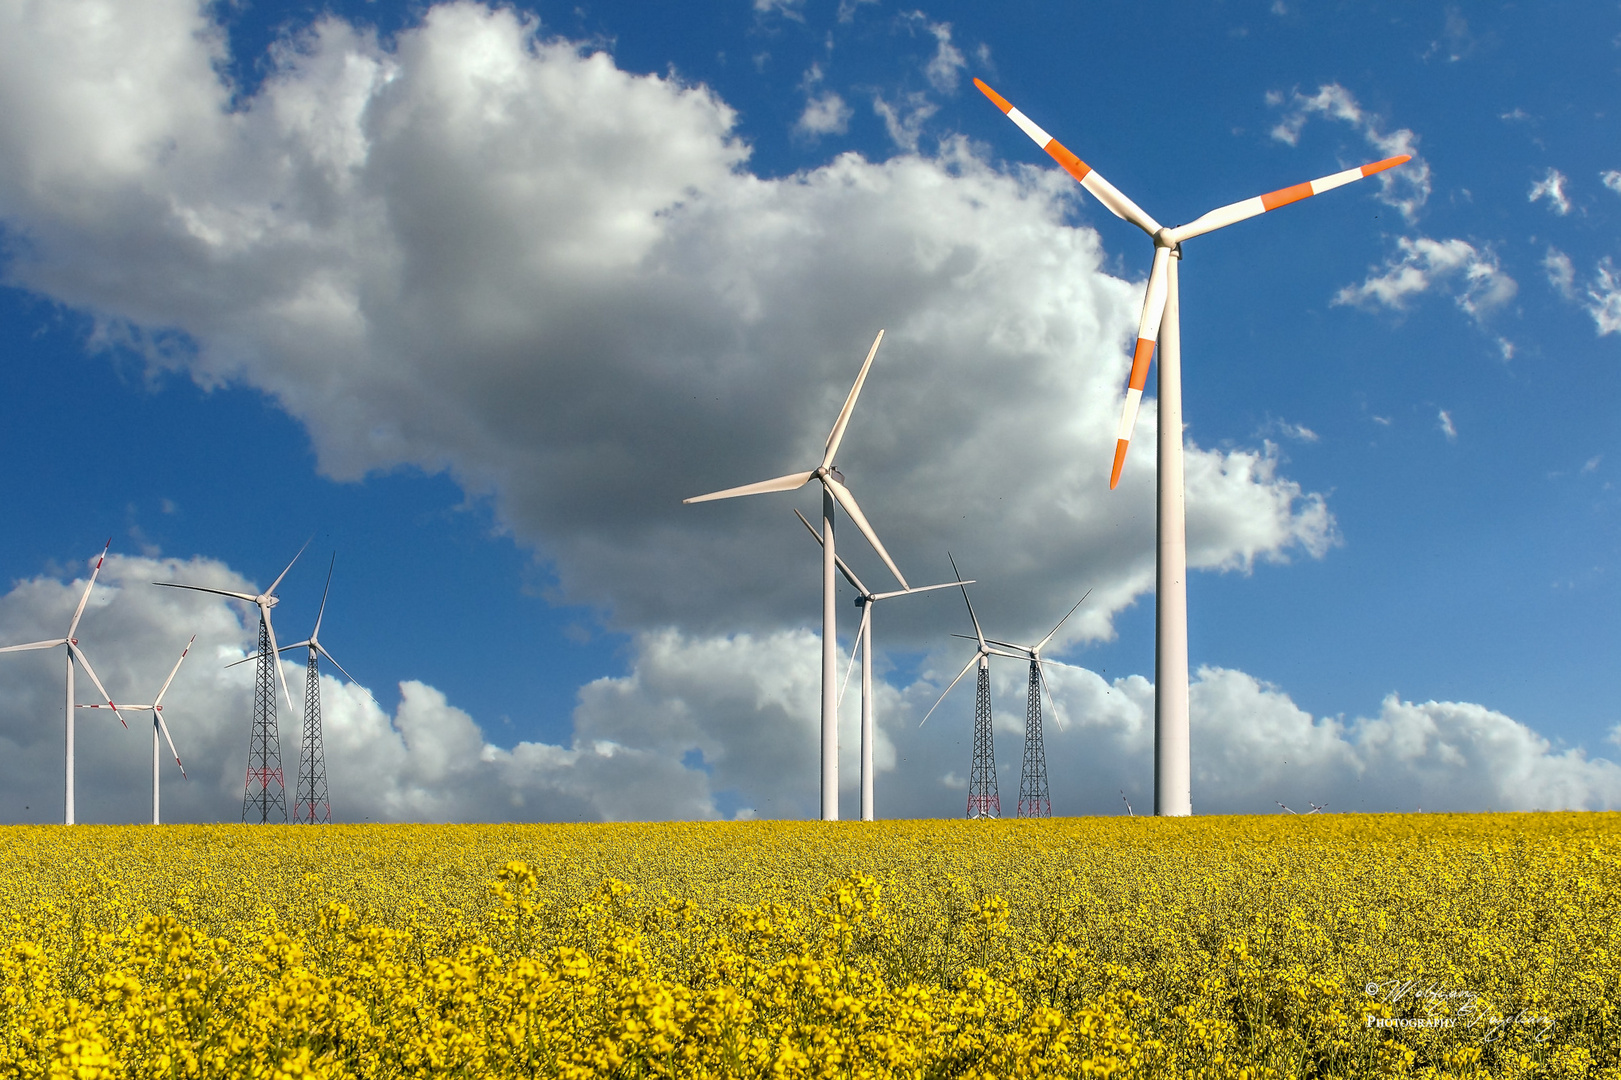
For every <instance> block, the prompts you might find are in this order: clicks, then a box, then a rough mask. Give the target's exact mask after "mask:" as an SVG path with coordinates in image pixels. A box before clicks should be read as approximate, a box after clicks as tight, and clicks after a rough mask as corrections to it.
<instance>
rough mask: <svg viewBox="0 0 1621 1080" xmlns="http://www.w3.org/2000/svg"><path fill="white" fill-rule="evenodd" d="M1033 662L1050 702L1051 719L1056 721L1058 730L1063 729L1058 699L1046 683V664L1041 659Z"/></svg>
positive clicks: (1062, 716)
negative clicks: (1051, 709)
mask: <svg viewBox="0 0 1621 1080" xmlns="http://www.w3.org/2000/svg"><path fill="white" fill-rule="evenodd" d="M1035 664H1036V671H1037V672H1038V673H1039V674H1040V675H1041V688H1042V689H1043V690H1045V691H1047V700H1048V701H1050V702H1052V707H1053V719H1054V720H1056V721H1058V730H1059V731H1063V730H1065V728H1064V714H1063V713H1062V712H1061V711H1060V710H1059V708H1058V699H1057V698H1055V697H1053V688H1052V687H1050V686H1048V685H1047V665H1046V663H1044V662H1043V661H1041V660H1037V661H1036V662H1035Z"/></svg>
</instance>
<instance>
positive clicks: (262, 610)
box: [152, 537, 314, 824]
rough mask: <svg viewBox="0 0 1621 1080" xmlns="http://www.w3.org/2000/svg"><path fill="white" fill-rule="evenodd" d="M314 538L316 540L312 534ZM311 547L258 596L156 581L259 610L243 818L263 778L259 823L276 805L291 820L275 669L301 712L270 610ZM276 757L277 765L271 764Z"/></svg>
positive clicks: (301, 550) (284, 691)
mask: <svg viewBox="0 0 1621 1080" xmlns="http://www.w3.org/2000/svg"><path fill="white" fill-rule="evenodd" d="M310 539H314V537H311V538H310ZM309 546H310V542H309V540H306V541H304V547H301V548H299V549H298V555H294V556H293V562H290V563H288V564H287V570H283V571H282V572H281V573H280V574H278V575H277V576H276V580H275V581H273V582H271V583H270V588H268V589H266V590H265V591H264V592H262V593H258V594H256V595H252V596H250V595H248V594H247V593H239V592H231V591H230V590H228V589H210V588H208V587H206V586H203V585H181V584H178V583H176V582H173V581H154V582H153V583H152V584H154V585H161V586H163V587H165V588H169V589H191V590H192V591H194V592H205V593H212V594H213V595H215V596H229V597H231V598H232V599H234V600H245V601H247V602H248V603H250V604H252V605H254V606H255V607H257V608H258V609H259V653H258V656H259V668H258V675H257V678H256V679H255V683H254V694H253V697H254V701H253V721H252V723H253V728H252V733H251V734H250V735H249V737H248V772H247V783H246V785H245V787H244V789H243V793H242V820H243V822H246V821H247V820H248V807H249V805H250V804H252V803H253V802H254V799H253V782H254V780H256V779H257V780H258V781H259V797H258V807H259V822H260V824H264V823H266V822H268V821H269V820H270V808H271V806H272V804H275V805H279V806H280V807H281V815H282V821H283V823H285V822H286V820H287V795H286V791H287V789H286V786H285V785H284V784H283V783H282V776H281V732H280V729H279V728H278V727H277V726H276V692H275V689H274V685H275V684H274V682H273V681H272V679H271V671H272V670H274V672H275V676H276V679H278V680H280V682H281V692H282V695H283V696H284V697H285V698H286V699H287V711H288V713H289V714H290V715H297V710H296V709H295V708H294V707H293V695H292V693H291V692H290V691H289V690H288V689H287V676H286V675H285V674H284V673H283V672H282V670H281V664H280V663H279V662H278V661H277V651H278V650H277V648H276V629H275V627H274V626H272V625H271V623H270V609H271V608H273V607H275V606H276V605H277V604H278V603H280V599H279V598H278V597H277V596H276V587H277V586H278V585H280V584H281V579H282V578H284V577H286V576H287V571H288V570H291V569H292V568H293V563H296V562H297V561H298V556H299V555H302V554H304V548H307V547H309ZM272 757H274V759H275V764H274V766H272V765H271V758H272ZM272 779H274V780H275V781H276V785H277V787H278V788H280V792H279V793H278V794H276V795H271V793H270V781H271V780H272Z"/></svg>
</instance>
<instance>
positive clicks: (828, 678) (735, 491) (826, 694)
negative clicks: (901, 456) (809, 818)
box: [682, 330, 908, 821]
mask: <svg viewBox="0 0 1621 1080" xmlns="http://www.w3.org/2000/svg"><path fill="white" fill-rule="evenodd" d="M883 340H884V332H883V331H882V330H880V331H878V336H877V337H875V338H873V341H872V348H871V349H869V350H868V351H867V359H866V362H865V363H863V364H862V365H861V374H859V375H857V376H856V382H855V385H854V386H852V387H851V388H850V396H849V397H847V398H846V399H845V401H844V408H843V409H840V410H839V418H838V420H837V421H835V422H834V424H833V430H832V432H831V433H829V435H828V437H827V447H826V449H824V450H823V451H822V463H821V464H820V465H818V466H816V468H814V469H811V470H810V471H809V472H800V473H790V474H788V475H787V476H779V477H776V478H775V479H772V480H762V481H760V482H759V483H757V484H744V485H743V486H742V487H734V488H727V489H726V490H725V491H715V492H711V493H710V494H708V495H697V496H694V497H693V498H690V499H683V500H682V502H688V503H699V502H709V501H710V500H712V499H730V498H733V497H734V496H738V495H760V494H764V493H765V492H768V491H793V490H795V489H797V488H801V487H804V486H805V485H806V484H808V483H810V482H811V481H812V480H820V481H821V483H822V536H823V538H824V539H825V540H826V541H827V542H826V543H825V544H823V545H822V799H821V803H822V820H823V821H837V820H839V707H838V677H839V672H838V664H839V651H838V649H839V646H838V640H837V638H838V614H837V612H836V611H835V610H834V604H835V602H836V600H837V584H836V582H835V580H834V578H835V572H836V567H837V561H836V560H837V557H838V556H837V554H836V553H835V551H834V546H833V545H834V539H833V505H834V503H835V502H837V503H838V505H839V506H842V507H843V508H844V512H845V513H846V514H848V515H850V520H851V521H852V522H854V523H855V526H856V528H858V529H860V530H861V535H863V536H865V537H866V538H867V543H869V544H871V545H872V547H873V550H874V551H876V552H878V556H879V557H880V558H881V559H883V560H884V565H885V566H887V567H889V569H890V572H891V573H893V574H894V575H895V579H896V580H897V581H899V582H900V583H901V587H902V588H907V587H908V586H907V584H906V578H905V577H904V576H903V575H902V574H901V572H900V569H899V568H898V567H897V566H896V565H895V560H893V559H891V558H890V557H889V552H887V551H885V550H884V545H883V543H882V542H881V541H880V540H879V539H878V534H877V533H875V532H873V531H872V526H871V525H869V524H867V516H866V515H865V514H863V513H862V512H861V507H859V506H857V505H856V499H855V496H854V495H852V494H850V489H849V488H847V487H845V486H844V474H842V473H840V472H839V471H838V469H837V468H836V467H835V466H834V463H833V458H834V456H835V455H836V454H837V453H838V452H839V443H841V442H842V441H843V440H844V429H845V428H846V427H847V426H848V425H849V423H850V413H851V411H853V410H854V409H855V407H856V398H857V397H859V396H860V395H861V386H862V384H863V383H865V382H866V381H867V371H868V369H870V368H871V367H872V359H873V357H875V356H877V355H878V346H879V344H881V343H882V342H883Z"/></svg>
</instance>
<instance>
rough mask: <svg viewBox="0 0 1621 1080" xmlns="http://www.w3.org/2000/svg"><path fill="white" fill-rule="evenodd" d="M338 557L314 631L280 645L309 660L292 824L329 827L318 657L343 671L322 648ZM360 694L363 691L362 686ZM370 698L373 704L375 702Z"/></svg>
mask: <svg viewBox="0 0 1621 1080" xmlns="http://www.w3.org/2000/svg"><path fill="white" fill-rule="evenodd" d="M337 562H338V556H337V553H336V552H334V553H333V555H332V561H331V562H330V563H328V564H327V568H326V588H324V589H322V590H321V608H320V610H319V611H318V612H316V615H315V629H314V630H312V631H311V632H310V636H309V637H308V638H307V639H306V640H304V641H296V642H294V643H293V644H291V645H283V646H282V647H281V650H280V651H281V652H291V651H292V650H294V649H303V648H308V649H309V651H310V653H309V659H308V660H307V661H306V663H305V667H304V738H303V741H302V742H301V743H300V744H299V752H298V791H297V794H296V799H295V801H294V803H293V820H294V821H295V822H301V823H303V824H306V825H314V824H323V825H325V824H331V822H332V804H331V802H330V801H329V799H328V797H327V786H326V751H325V750H324V749H323V748H322V745H321V667H320V659H319V658H320V657H322V656H324V657H326V658H327V660H328V661H330V662H331V664H332V666H333V667H335V668H337V669H338V670H339V671H343V665H342V664H340V663H338V662H337V661H336V660H333V659H332V654H331V653H329V652H327V651H326V646H324V645H322V644H321V620H322V619H323V618H325V617H326V596H327V593H329V592H330V591H332V568H333V567H334V566H336V565H337ZM256 659H258V656H257V654H255V655H254V656H247V657H244V658H242V659H241V660H238V661H236V663H235V664H227V665H225V666H226V667H235V666H236V664H245V663H247V662H248V661H249V660H256ZM343 676H344V678H346V679H348V680H349V681H350V682H352V683H354V684H355V685H356V686H360V680H358V679H356V678H355V677H354V676H353V675H351V674H349V673H348V672H347V671H343ZM361 689H362V690H366V688H365V687H363V686H361ZM366 696H367V697H371V691H370V690H366ZM376 700H377V699H376V698H372V701H374V702H375V701H376Z"/></svg>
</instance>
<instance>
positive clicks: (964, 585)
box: [946, 551, 985, 678]
mask: <svg viewBox="0 0 1621 1080" xmlns="http://www.w3.org/2000/svg"><path fill="white" fill-rule="evenodd" d="M946 558H947V559H951V572H952V573H953V574H956V575H957V585H958V586H959V587H960V588H962V602H963V603H965V604H967V605H968V618H969V619H971V620H973V623H974V637H975V638H976V639H978V641H979V647H980V648H982V649H983V648H984V647H985V632H984V631H983V630H981V629H980V628H979V616H978V615H975V614H974V602H973V601H972V600H970V599H968V589H967V585H968V583H967V582H966V581H964V580H963V579H962V571H961V570H958V569H957V560H956V559H952V558H951V552H949V551H948V552H946ZM958 678H961V676H960V675H959V676H958Z"/></svg>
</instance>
